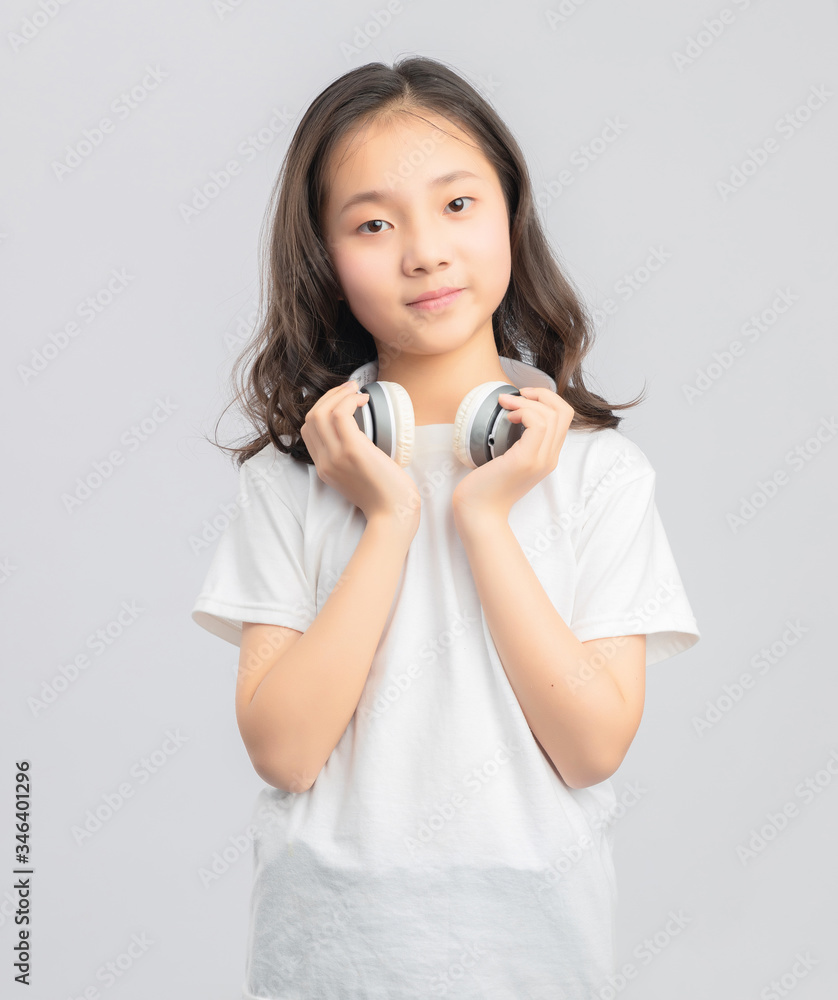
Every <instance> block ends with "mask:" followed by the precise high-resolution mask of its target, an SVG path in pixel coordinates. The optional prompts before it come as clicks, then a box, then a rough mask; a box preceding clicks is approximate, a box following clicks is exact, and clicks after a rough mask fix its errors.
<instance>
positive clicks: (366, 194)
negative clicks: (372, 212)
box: [338, 170, 481, 218]
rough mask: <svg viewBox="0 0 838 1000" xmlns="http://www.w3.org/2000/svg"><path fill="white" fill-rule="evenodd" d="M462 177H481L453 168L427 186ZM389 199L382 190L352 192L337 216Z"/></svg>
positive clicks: (476, 178)
mask: <svg viewBox="0 0 838 1000" xmlns="http://www.w3.org/2000/svg"><path fill="white" fill-rule="evenodd" d="M462 177H473V178H475V180H480V179H481V178H480V177H479V176H478V175H477V174H474V173H472V172H471V171H470V170H453V171H452V172H451V173H450V174H443V175H442V176H441V177H435V178H434V179H433V180H432V181H430V182H429V183H428V186H429V187H440V186H441V185H442V184H450V183H451V181H458V180H460V178H462ZM389 200H390V198H389V196H388V195H387V194H386V193H385V192H383V191H359V192H358V194H353V195H352V197H351V198H349V199H348V200H347V201H345V202H344V205H343V208H342V209H341V210H340V211H339V212H338V218H340V216H342V215H343V214H344V212H347V211H348V210H349V209H350V208H352V207H353V206H355V205H360V204H362V203H366V202H374V203H377V204H383V203H385V202H388V201H389Z"/></svg>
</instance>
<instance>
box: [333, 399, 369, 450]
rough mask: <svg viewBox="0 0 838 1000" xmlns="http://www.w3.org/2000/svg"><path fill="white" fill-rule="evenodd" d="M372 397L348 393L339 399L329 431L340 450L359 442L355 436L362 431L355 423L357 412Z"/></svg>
mask: <svg viewBox="0 0 838 1000" xmlns="http://www.w3.org/2000/svg"><path fill="white" fill-rule="evenodd" d="M369 398H370V397H369V396H368V395H367V394H366V393H362V392H358V391H355V390H354V389H353V390H352V391H347V393H346V395H345V396H343V397H342V398H341V399H339V400H338V401H337V402H336V403H335V405H334V407H333V408H332V414H333V415H334V416H335V417H336V419H333V420H331V421H330V422H329V429H330V431H331V432H332V436H333V439H334V445H336V446H337V447H338V448H339V449H340V450H343V449H344V448H346V446H347V445H348V444H350V443H351V442H352V441H353V440H355V441H357V438H356V437H355V435H356V434H357V433H358V432H359V431H360V427H358V424H357V423H356V422H355V416H354V414H355V410H356V409H357V408H358V407H359V406H363V405H364V404H365V403H366V402H367V400H368V399H369Z"/></svg>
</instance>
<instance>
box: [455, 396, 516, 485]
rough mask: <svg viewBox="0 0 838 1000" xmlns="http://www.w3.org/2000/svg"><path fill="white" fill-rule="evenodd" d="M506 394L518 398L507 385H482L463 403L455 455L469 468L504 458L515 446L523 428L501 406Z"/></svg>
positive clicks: (456, 424)
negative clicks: (506, 415) (500, 400)
mask: <svg viewBox="0 0 838 1000" xmlns="http://www.w3.org/2000/svg"><path fill="white" fill-rule="evenodd" d="M503 392H509V393H513V394H516V395H517V394H518V389H517V388H516V387H515V386H514V385H510V384H509V383H508V382H483V383H482V384H481V385H478V386H475V387H474V388H473V389H472V390H471V391H470V392H469V393H467V394H466V396H465V397H464V398H463V401H462V402H461V403H460V405H459V407H458V409H457V417H456V419H455V421H454V454H455V455H456V456H457V458H458V459H459V460H460V461H461V462H462V463H463V465H467V466H469V468H472V469H476V468H477V467H478V466H480V465H485V464H486V462H489V461H491V459H492V458H493V457H494V456H493V454H492V450H494V452H495V454H503V452H504V451H506V450H507V449H508V448H510V447H511V446H512V444H514V442H515V440H517V439H518V438H519V437H520V436H521V434H522V433H523V428H520V429H519V425H517V424H512V423H510V422H509V420H508V419H507V418H506V417H505V413H506V410H505V409H504V408H503V407H502V406H501V405H500V403H499V402H498V396H499V395H500V394H501V393H503Z"/></svg>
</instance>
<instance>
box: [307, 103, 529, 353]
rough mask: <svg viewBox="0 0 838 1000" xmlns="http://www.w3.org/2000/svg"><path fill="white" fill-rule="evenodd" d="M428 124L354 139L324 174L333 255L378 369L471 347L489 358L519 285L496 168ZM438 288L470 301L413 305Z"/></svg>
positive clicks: (401, 122) (407, 123)
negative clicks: (394, 357) (505, 302)
mask: <svg viewBox="0 0 838 1000" xmlns="http://www.w3.org/2000/svg"><path fill="white" fill-rule="evenodd" d="M420 114H422V115H423V116H424V117H425V118H427V119H429V120H430V123H428V122H426V121H424V120H421V119H416V118H413V117H410V116H405V117H400V118H396V119H393V120H391V121H390V122H389V123H386V124H385V123H380V124H377V125H371V126H369V127H368V128H367V129H366V130H365V131H364V130H362V131H361V133H360V134H358V133H356V134H355V135H354V136H349V137H348V138H347V140H345V141H344V142H343V143H342V144H340V146H339V147H338V148H337V149H336V151H335V155H334V156H333V158H332V160H331V162H330V164H329V165H328V166H329V171H328V178H329V186H328V196H327V200H326V204H325V206H324V209H323V216H322V223H323V233H324V237H325V241H326V246H327V249H328V252H329V254H330V257H331V260H332V262H333V265H334V267H335V270H336V272H337V276H338V281H339V283H340V286H341V291H342V293H343V296H344V297H345V298H346V301H347V304H348V306H349V308H350V309H351V311H352V313H353V315H354V316H355V318H356V319H357V320H358V322H359V323H361V324H362V325H363V326H364V327H365V329H366V330H368V331H369V333H370V334H371V335H372V336H373V338H374V339H375V341H376V345H377V346H378V347H379V357H381V356H382V353H383V352H382V350H381V346H382V345H387V346H391V347H393V348H396V349H397V353H401V352H406V353H407V354H422V355H429V354H438V353H444V352H448V351H451V350H454V349H456V348H458V347H460V346H462V345H463V344H465V343H466V342H467V341H469V340H470V339H471V338H473V337H478V338H480V337H486V338H488V342H489V343H490V344H491V345H492V349H493V348H494V335H493V332H492V313H493V312H494V311H495V309H496V308H497V307H498V305H499V304H500V302H501V300H502V299H503V296H504V294H505V292H506V289H507V287H508V285H509V279H510V276H511V273H512V259H511V253H510V246H509V214H508V211H507V207H506V200H505V199H504V196H503V191H502V189H501V186H500V181H499V179H498V176H497V174H496V172H495V170H494V168H493V166H492V165H491V163H490V162H489V161H488V160H487V159H486V157H485V156H484V155H483V153H482V152H481V151H480V148H479V147H478V146H477V145H476V144H475V143H474V142H473V140H472V139H471V138H470V137H469V136H468V135H467V134H466V133H464V132H462V131H460V130H459V129H457V128H456V127H455V126H453V125H452V124H451V123H450V122H448V121H445V120H443V119H439V118H437V117H435V116H433V115H432V114H430V113H427V112H420ZM437 125H439V127H437ZM442 128H445V129H447V130H448V131H450V132H452V133H453V135H448V134H446V132H443V131H441V129H442ZM440 288H453V289H462V291H460V292H459V294H456V295H454V296H453V297H452V298H451V299H450V300H445V301H443V302H440V303H438V304H437V306H436V307H434V308H420V307H419V306H416V305H412V304H411V303H413V302H414V301H415V300H416V299H417V298H418V297H419V296H420V295H422V294H423V293H425V292H431V291H436V290H438V289H440Z"/></svg>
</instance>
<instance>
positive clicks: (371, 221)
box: [358, 196, 474, 236]
mask: <svg viewBox="0 0 838 1000" xmlns="http://www.w3.org/2000/svg"><path fill="white" fill-rule="evenodd" d="M464 201H474V198H469V197H467V196H466V197H462V198H455V199H454V200H453V201H449V202H448V205H454V204H456V203H457V202H464ZM448 205H446V206H445V207H446V208H448ZM462 212H463V209H462V208H460V210H459V211H457V212H455V213H454V214H455V215H462ZM376 223H378V224H379V225H384V226H389V225H390V223H389V222H385V221H384V219H368V220H367V221H366V222H362V223H361V225H360V226H358V231H359V232H363V231H364V226H374V225H376ZM380 232H383V230H382V229H376V230H375V231H374V232H373V233H371V235H372V236H374V235H375V233H380Z"/></svg>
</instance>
